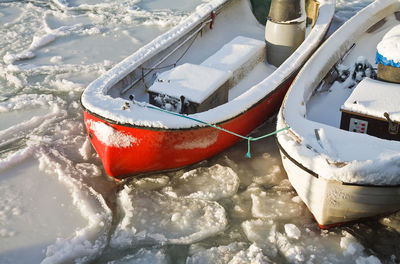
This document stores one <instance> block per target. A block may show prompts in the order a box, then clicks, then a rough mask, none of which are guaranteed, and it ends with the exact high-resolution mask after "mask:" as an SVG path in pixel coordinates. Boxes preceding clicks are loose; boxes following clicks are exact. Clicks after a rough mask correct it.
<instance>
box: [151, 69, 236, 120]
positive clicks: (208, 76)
mask: <svg viewBox="0 0 400 264" xmlns="http://www.w3.org/2000/svg"><path fill="white" fill-rule="evenodd" d="M193 73H195V74H193ZM231 75H232V74H231V73H230V72H227V71H221V70H218V69H214V68H210V67H206V66H202V65H195V64H190V63H185V64H182V65H179V66H177V67H175V68H173V69H171V70H169V71H165V72H163V73H161V74H160V75H158V77H157V79H156V81H155V82H154V83H153V85H152V86H150V87H149V89H148V92H149V95H150V103H151V104H153V105H156V106H159V107H161V108H163V109H166V110H169V111H173V112H181V113H185V114H191V113H196V112H202V111H206V110H208V109H210V108H212V107H214V106H215V105H220V104H223V103H225V102H227V101H228V90H229V88H228V86H227V83H228V80H229V79H230V77H231ZM182 106H183V107H182Z"/></svg>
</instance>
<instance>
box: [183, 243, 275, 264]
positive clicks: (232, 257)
mask: <svg viewBox="0 0 400 264" xmlns="http://www.w3.org/2000/svg"><path fill="white" fill-rule="evenodd" d="M201 263H220V264H223V263H227V264H235V263H237V264H239V263H252V264H264V263H270V260H269V259H268V258H267V257H266V256H264V255H263V253H262V249H261V248H259V247H257V245H256V244H252V245H250V246H248V245H247V244H246V243H240V242H234V243H231V244H229V245H226V246H219V247H213V248H210V249H206V250H203V251H199V252H196V253H194V254H193V255H192V256H190V257H188V258H187V260H186V264H201Z"/></svg>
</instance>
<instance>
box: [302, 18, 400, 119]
mask: <svg viewBox="0 0 400 264" xmlns="http://www.w3.org/2000/svg"><path fill="white" fill-rule="evenodd" d="M398 24H399V21H398V20H397V19H396V17H395V16H390V17H388V18H387V19H386V20H385V23H384V24H382V25H381V26H380V27H379V28H376V29H375V30H374V31H373V32H370V33H366V34H364V35H363V36H362V37H361V38H360V39H359V41H358V42H356V43H355V46H353V47H352V48H351V50H349V52H348V54H347V55H346V56H345V58H344V60H343V61H342V62H341V63H340V64H341V66H343V65H344V66H345V67H346V68H351V67H352V66H353V65H354V64H355V62H356V61H357V59H358V58H359V57H360V56H362V57H364V58H365V59H367V61H368V62H369V63H370V64H371V65H372V66H373V67H374V68H375V69H376V67H377V64H376V60H375V57H376V46H377V44H378V43H379V42H380V41H381V40H382V37H383V36H384V35H385V34H386V33H387V32H388V31H389V30H390V29H391V28H392V27H393V26H395V25H398ZM349 78H350V79H351V77H349ZM349 81H350V82H351V80H346V81H345V82H338V81H336V82H334V83H333V84H332V86H330V87H329V89H324V88H323V85H321V87H320V89H321V90H320V91H319V92H317V93H315V94H314V95H313V96H312V97H311V98H310V101H309V102H308V103H307V118H308V119H309V120H312V121H316V122H319V123H323V124H327V125H330V126H333V127H339V126H340V117H341V112H340V108H341V107H342V105H344V103H345V101H346V100H347V99H348V98H349V96H350V94H351V93H352V91H353V89H352V88H354V87H355V86H354V87H352V88H348V86H349V85H350V83H349Z"/></svg>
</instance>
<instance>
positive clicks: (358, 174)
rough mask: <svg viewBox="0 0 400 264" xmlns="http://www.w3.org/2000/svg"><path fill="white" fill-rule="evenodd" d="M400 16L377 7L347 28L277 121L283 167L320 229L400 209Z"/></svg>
mask: <svg viewBox="0 0 400 264" xmlns="http://www.w3.org/2000/svg"><path fill="white" fill-rule="evenodd" d="M399 11H400V1H399V0H377V1H375V2H373V3H371V4H370V5H369V6H367V7H365V8H364V9H363V10H361V11H360V12H358V13H357V14H356V15H355V16H354V17H352V18H351V19H350V20H348V21H347V22H346V23H344V24H343V25H342V26H341V27H340V28H339V29H338V30H337V31H335V32H334V33H333V34H332V35H331V36H330V37H329V38H328V39H327V40H326V41H325V42H324V44H322V45H321V46H320V48H319V49H318V50H317V51H316V52H315V53H314V54H313V56H312V57H311V58H310V60H309V61H308V62H307V63H306V64H305V65H304V67H303V68H302V70H301V71H300V72H299V74H298V76H297V77H296V79H295V80H294V82H293V83H292V85H291V87H290V88H289V90H288V93H287V94H286V97H285V98H284V101H283V103H282V106H281V108H280V111H279V113H278V120H277V128H278V129H281V128H284V127H290V129H288V130H286V131H284V132H282V133H280V134H278V135H277V142H278V146H279V148H280V152H281V156H282V163H283V166H284V168H285V170H286V172H287V175H288V178H289V180H290V182H291V184H292V185H293V187H294V188H295V190H296V191H297V193H298V195H299V196H300V197H301V199H302V200H303V201H304V203H305V204H306V205H307V207H308V208H309V210H310V211H311V213H312V214H313V215H314V217H315V219H316V221H317V222H318V224H319V226H320V227H321V228H329V227H332V226H335V225H339V224H343V223H348V222H354V221H358V220H360V219H365V218H371V217H375V216H381V215H385V214H389V213H392V212H395V211H397V210H399V209H400V142H399V140H400V130H399V123H400V84H399V78H400V71H399V67H400V63H399V62H400V48H399V47H400V21H399V20H400V13H399ZM390 46H392V47H390ZM376 67H377V70H376ZM376 73H377V79H375V78H376V75H375V74H376Z"/></svg>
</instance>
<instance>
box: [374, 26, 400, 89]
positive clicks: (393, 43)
mask: <svg viewBox="0 0 400 264" xmlns="http://www.w3.org/2000/svg"><path fill="white" fill-rule="evenodd" d="M376 63H377V64H378V78H379V79H381V80H385V81H389V82H395V83H400V25H397V26H395V27H393V28H392V29H391V30H389V31H388V32H387V33H386V34H385V36H384V37H383V38H382V40H381V42H379V43H378V45H377V51H376Z"/></svg>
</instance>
